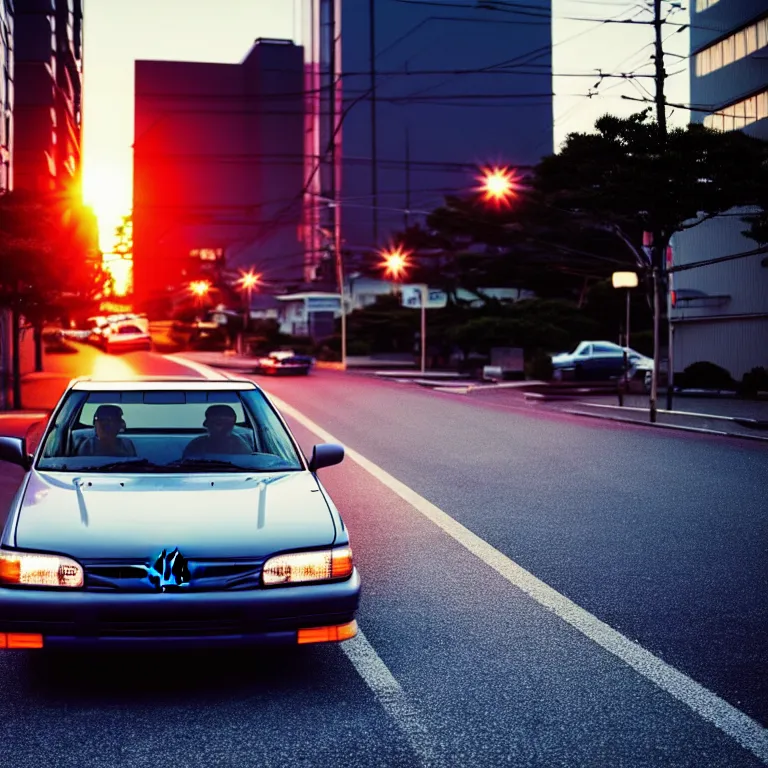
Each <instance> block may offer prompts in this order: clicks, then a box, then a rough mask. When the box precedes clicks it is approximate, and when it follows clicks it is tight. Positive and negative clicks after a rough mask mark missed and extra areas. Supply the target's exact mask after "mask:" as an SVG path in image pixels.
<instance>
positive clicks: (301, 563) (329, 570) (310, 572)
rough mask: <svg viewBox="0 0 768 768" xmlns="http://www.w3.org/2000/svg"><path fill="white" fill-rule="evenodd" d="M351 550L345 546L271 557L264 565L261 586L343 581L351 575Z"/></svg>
mask: <svg viewBox="0 0 768 768" xmlns="http://www.w3.org/2000/svg"><path fill="white" fill-rule="evenodd" d="M352 568H353V565H352V550H351V549H350V548H349V547H337V548H336V549H323V550H319V551H316V552H291V553H290V554H287V555H277V556H275V557H271V558H270V559H269V560H267V562H266V563H264V569H263V571H262V576H263V579H264V584H265V585H266V586H271V585H274V584H302V583H306V582H311V581H329V580H330V579H346V578H349V577H350V576H351V575H352Z"/></svg>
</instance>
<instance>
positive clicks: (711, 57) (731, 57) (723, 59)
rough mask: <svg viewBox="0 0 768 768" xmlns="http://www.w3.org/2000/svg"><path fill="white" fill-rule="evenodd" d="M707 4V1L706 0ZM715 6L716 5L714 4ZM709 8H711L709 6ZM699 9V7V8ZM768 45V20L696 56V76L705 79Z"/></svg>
mask: <svg viewBox="0 0 768 768" xmlns="http://www.w3.org/2000/svg"><path fill="white" fill-rule="evenodd" d="M704 1H705V2H706V0H704ZM713 5H714V3H713ZM707 7H709V6H707ZM697 8H698V6H697ZM767 45H768V18H765V19H760V21H758V22H755V23H754V24H751V25H750V26H748V27H746V28H745V29H740V30H739V31H738V32H734V33H733V34H732V35H731V36H730V37H727V38H726V39H725V40H721V41H720V42H719V43H715V44H714V45H710V46H709V48H705V49H704V50H703V51H701V52H700V53H697V54H696V59H695V62H696V76H697V77H704V76H705V75H708V74H709V73H710V72H714V71H715V70H718V69H722V68H723V67H727V66H728V65H729V64H733V62H734V61H739V59H743V58H746V57H747V56H749V55H750V54H753V53H754V52H755V51H759V50H760V49H761V48H765V47H766V46H767Z"/></svg>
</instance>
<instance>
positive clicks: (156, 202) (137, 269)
mask: <svg viewBox="0 0 768 768" xmlns="http://www.w3.org/2000/svg"><path fill="white" fill-rule="evenodd" d="M303 58H304V56H303V51H302V49H301V48H300V47H299V46H296V45H295V44H294V43H292V42H291V41H285V40H257V41H256V43H255V44H254V46H253V48H252V49H251V51H250V52H249V53H248V54H247V56H246V57H245V59H244V60H243V61H242V62H241V63H240V64H216V63H212V64H209V63H196V62H173V61H137V62H136V78H135V135H134V192H133V194H134V199H133V249H134V275H133V279H134V296H135V302H136V304H137V306H140V307H145V308H151V307H152V306H159V304H162V303H163V302H166V304H167V301H168V299H169V297H170V296H172V295H177V294H178V293H179V292H180V291H183V290H184V289H185V286H188V285H189V283H190V281H194V280H196V279H199V278H202V277H206V276H210V277H211V278H212V279H216V280H226V279H233V278H235V277H236V275H237V273H238V272H242V271H248V270H251V269H252V270H253V271H255V272H258V273H260V274H261V275H262V276H263V281H264V290H267V291H269V292H275V293H279V292H282V291H284V290H289V289H291V287H293V286H297V285H299V284H300V283H301V281H302V268H303V260H304V252H303V249H302V247H301V245H300V234H301V233H300V228H301V216H302V187H303V182H304V177H303V165H304V146H303V129H304V82H303V79H304V71H303V68H304V65H303ZM158 302H159V304H158Z"/></svg>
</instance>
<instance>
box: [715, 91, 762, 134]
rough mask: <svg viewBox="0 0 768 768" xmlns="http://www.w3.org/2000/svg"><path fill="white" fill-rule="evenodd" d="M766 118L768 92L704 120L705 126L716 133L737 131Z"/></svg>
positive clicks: (723, 109) (728, 107) (737, 103)
mask: <svg viewBox="0 0 768 768" xmlns="http://www.w3.org/2000/svg"><path fill="white" fill-rule="evenodd" d="M766 118H768V91H763V92H762V93H758V94H755V95H754V96H750V97H749V98H748V99H743V100H742V101H737V102H736V103H735V104H729V105H728V106H727V107H723V108H722V109H720V110H718V111H717V112H714V113H713V114H711V115H707V116H706V117H705V118H704V125H705V126H706V127H707V128H712V129H714V130H716V131H737V130H739V129H741V128H746V126H748V125H752V123H756V122H757V121H758V120H765V119H766Z"/></svg>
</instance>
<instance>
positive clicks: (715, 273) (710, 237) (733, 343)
mask: <svg viewBox="0 0 768 768" xmlns="http://www.w3.org/2000/svg"><path fill="white" fill-rule="evenodd" d="M690 78H691V105H692V107H694V108H695V111H693V112H692V119H693V120H694V121H695V122H700V123H704V125H706V126H707V127H709V128H713V129H715V130H719V131H734V130H738V131H743V132H744V133H748V134H750V135H752V136H755V137H757V138H760V139H763V140H768V0H695V2H693V3H692V7H691V72H690ZM748 212H749V211H748V210H747V209H739V210H732V211H729V212H728V213H727V214H725V215H723V216H720V217H717V218H715V219H711V220H709V221H705V222H704V223H702V224H700V225H699V226H697V227H695V228H693V229H691V230H689V231H687V232H683V233H680V234H678V235H676V236H675V238H674V239H673V246H674V249H673V250H674V266H676V267H684V268H685V269H684V270H683V271H680V272H678V273H675V274H673V277H672V286H671V287H672V290H673V292H674V293H673V294H672V295H674V299H675V300H674V306H673V307H670V319H671V323H672V329H673V347H672V349H673V354H672V358H673V366H674V370H675V371H677V372H679V371H682V370H684V369H685V368H686V367H687V366H689V365H691V364H692V363H695V362H699V361H708V362H713V363H715V364H717V365H720V366H721V367H723V368H725V369H726V370H728V371H729V372H730V373H731V375H732V376H734V377H735V378H736V379H737V380H738V379H740V378H741V377H742V376H743V375H744V373H746V372H747V371H749V370H751V369H752V368H753V367H759V366H763V367H765V368H768V268H767V267H768V261H767V260H766V256H765V254H764V253H763V254H753V255H747V256H743V257H740V258H734V259H732V260H726V261H721V262H716V263H707V262H710V261H711V260H713V259H719V258H720V257H723V256H737V255H739V254H749V253H750V252H751V251H755V250H756V249H757V245H758V244H757V243H755V242H754V241H753V240H751V239H749V238H747V237H744V235H743V234H742V232H743V231H744V230H745V229H746V228H747V226H746V224H745V223H744V222H743V220H742V217H743V216H744V215H745V214H746V213H748ZM695 265H699V266H695Z"/></svg>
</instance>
